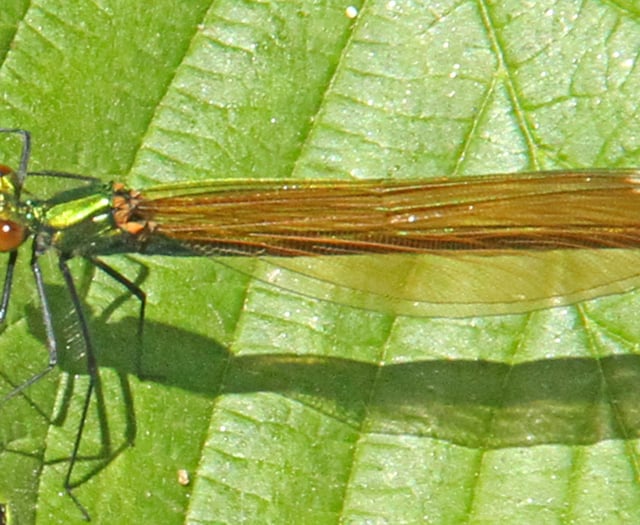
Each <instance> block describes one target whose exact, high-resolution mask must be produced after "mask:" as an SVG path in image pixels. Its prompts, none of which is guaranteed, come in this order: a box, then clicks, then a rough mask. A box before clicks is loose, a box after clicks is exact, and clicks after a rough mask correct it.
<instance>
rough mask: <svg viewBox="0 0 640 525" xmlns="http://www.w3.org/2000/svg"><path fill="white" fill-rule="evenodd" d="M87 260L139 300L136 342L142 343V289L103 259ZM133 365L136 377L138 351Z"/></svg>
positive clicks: (139, 366)
mask: <svg viewBox="0 0 640 525" xmlns="http://www.w3.org/2000/svg"><path fill="white" fill-rule="evenodd" d="M89 260H90V261H91V262H92V263H93V264H94V265H95V266H96V268H99V269H100V270H102V271H103V272H104V273H106V274H107V275H108V276H109V277H111V278H112V279H114V280H115V281H117V282H118V283H120V284H121V285H122V286H124V287H125V288H126V289H127V290H128V291H129V293H130V294H132V295H134V296H135V297H136V298H137V299H138V301H140V313H139V315H138V342H139V343H142V334H143V330H144V315H145V309H146V306H147V294H146V293H144V290H142V288H140V287H139V286H138V285H137V284H136V283H134V282H133V281H131V280H130V279H128V278H127V277H125V276H124V275H122V274H121V273H120V272H119V271H118V270H116V269H115V268H113V267H111V266H109V265H108V264H106V263H105V262H104V261H101V260H100V259H96V258H95V257H91V258H89ZM139 346H140V347H141V346H142V345H141V344H140V345H139ZM135 367H136V375H137V376H138V377H141V376H142V363H141V358H140V352H136V362H135Z"/></svg>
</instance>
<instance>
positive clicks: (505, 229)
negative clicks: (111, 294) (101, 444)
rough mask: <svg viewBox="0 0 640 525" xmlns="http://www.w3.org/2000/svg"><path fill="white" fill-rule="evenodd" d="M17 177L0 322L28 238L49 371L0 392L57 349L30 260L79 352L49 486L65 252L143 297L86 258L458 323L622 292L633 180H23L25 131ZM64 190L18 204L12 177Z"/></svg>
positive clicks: (594, 176)
mask: <svg viewBox="0 0 640 525" xmlns="http://www.w3.org/2000/svg"><path fill="white" fill-rule="evenodd" d="M0 132H2V133H8V134H17V135H19V136H20V137H21V138H22V143H23V147H22V155H21V160H20V165H19V168H18V170H17V171H14V170H11V169H10V168H8V167H4V166H3V167H0V251H5V252H8V253H9V259H8V265H7V271H6V277H5V282H4V288H3V291H2V298H1V301H0V320H4V318H5V316H6V312H7V307H8V304H9V298H10V292H11V284H12V280H13V273H14V268H15V265H16V261H17V257H18V248H19V247H20V246H21V245H22V244H24V243H25V242H26V241H27V240H30V242H31V247H32V252H31V269H32V272H33V276H34V279H35V284H36V288H37V291H38V296H39V299H40V303H41V309H42V319H43V323H44V327H45V333H46V341H47V348H48V352H49V364H48V366H47V367H46V368H45V369H44V370H43V371H42V372H40V373H38V374H36V375H35V376H33V377H31V378H29V379H27V380H26V381H25V382H23V383H22V384H21V385H20V386H18V387H17V388H15V389H14V390H13V391H12V392H10V393H9V394H8V396H6V398H5V399H8V398H10V397H13V396H15V395H16V394H18V393H19V392H22V391H23V390H24V389H25V388H27V387H28V386H30V385H32V384H33V383H35V382H36V381H38V380H39V379H41V378H42V377H43V376H44V375H46V373H47V372H49V371H50V370H51V369H52V368H53V367H55V365H56V364H57V362H58V349H57V343H56V336H55V333H54V327H53V313H52V311H51V308H50V306H49V301H48V299H47V293H46V289H45V284H44V279H43V276H42V271H41V268H40V263H39V260H40V257H41V256H42V255H43V254H45V253H47V252H50V251H53V252H55V253H56V254H57V257H58V265H59V269H60V271H61V273H62V276H63V278H64V281H65V284H66V286H67V288H68V290H69V292H70V295H71V299H72V302H73V305H74V309H75V313H76V315H77V318H78V321H79V327H80V332H81V336H82V339H83V342H84V345H85V349H86V357H87V367H88V372H89V376H90V378H91V380H90V386H89V392H88V394H87V397H86V400H85V403H84V409H83V414H82V423H81V426H80V428H79V430H78V433H77V436H76V440H75V443H74V445H73V450H72V454H71V461H70V464H69V467H68V470H67V474H66V477H65V480H64V486H65V489H66V491H67V492H68V493H69V495H70V496H71V497H72V498H73V499H74V501H75V502H76V504H77V505H78V507H79V508H80V509H81V510H82V512H83V514H84V515H85V517H88V514H87V511H86V510H85V509H84V507H82V505H81V504H80V503H79V502H78V500H77V499H76V497H75V495H74V494H73V492H72V490H71V483H70V479H71V474H72V471H73V465H74V462H75V459H76V457H77V454H78V449H79V445H80V441H81V438H82V431H83V424H84V420H85V418H86V413H87V409H88V406H89V405H88V404H89V399H90V396H91V393H92V389H93V388H94V386H95V377H96V374H97V363H96V358H95V354H94V350H93V346H92V339H91V336H90V332H89V328H88V323H87V319H86V317H85V314H84V313H83V309H82V307H81V301H80V297H79V294H78V291H77V290H76V287H75V285H74V280H73V278H72V275H71V272H70V269H69V266H68V261H69V259H71V258H73V257H82V258H85V259H86V260H88V261H89V262H90V263H92V264H93V265H95V266H96V267H97V268H99V269H100V270H102V271H104V272H106V273H107V274H108V275H110V276H111V277H113V278H114V279H115V280H116V281H118V282H119V283H120V284H122V285H124V286H125V287H126V288H127V289H128V290H129V291H130V292H131V293H133V294H134V295H135V296H136V297H137V298H138V299H139V300H140V302H141V317H142V316H143V315H144V306H145V295H144V293H143V291H142V290H141V289H139V288H138V287H137V286H136V285H135V284H134V283H133V282H132V281H130V280H129V279H127V278H126V277H125V276H123V275H122V274H120V273H119V272H118V271H116V270H115V269H113V268H112V267H111V266H109V265H107V264H106V263H105V262H104V261H103V260H102V259H100V257H102V256H108V255H114V254H122V253H134V252H135V253H142V254H148V255H154V254H161V255H176V256H210V257H221V258H223V259H224V262H225V264H227V265H229V266H233V267H237V268H239V269H240V270H243V264H244V262H246V261H247V260H254V259H255V258H260V259H261V260H262V261H263V262H264V264H266V265H269V267H270V268H271V270H270V271H268V272H266V273H265V274H264V275H265V276H266V277H263V279H265V280H267V281H269V282H270V283H272V284H273V285H274V286H277V287H280V288H282V289H286V290H290V291H293V292H296V293H301V294H305V295H309V296H313V297H315V298H318V299H321V300H328V301H337V302H340V303H345V304H349V305H352V306H356V307H361V308H369V309H375V310H383V311H389V312H392V313H395V314H403V315H421V316H468V315H473V314H496V313H512V312H520V311H526V310H531V309H534V308H541V307H547V306H554V305H561V304H569V303H572V302H575V301H579V300H583V299H586V298H590V297H594V296H598V295H603V294H607V293H619V292H623V291H626V290H629V289H631V288H633V287H634V286H635V285H636V280H637V274H638V273H639V272H638V259H639V258H640V255H639V253H638V252H639V250H637V247H638V245H639V244H640V223H639V221H638V210H640V191H639V190H640V173H638V172H637V171H635V170H614V171H597V170H591V171H562V172H560V171H556V172H539V173H528V174H502V175H485V176H475V177H462V178H460V177H457V178H453V177H452V178H437V179H424V180H409V181H397V180H360V181H339V180H330V181H329V180H299V181H282V180H269V179H257V180H256V179H248V180H224V179H220V180H212V181H206V182H191V183H190V182H187V183H177V184H166V185H160V186H155V187H150V188H146V189H140V190H138V189H133V188H130V187H128V186H127V185H125V184H122V183H119V182H111V183H107V184H105V183H103V182H100V181H98V180H97V179H94V178H92V177H84V176H79V175H71V174H66V173H55V172H34V173H28V170H27V167H28V162H29V156H30V135H29V133H28V132H27V131H25V130H21V129H1V130H0ZM45 176H46V177H62V178H65V179H68V180H69V181H70V185H71V186H72V187H71V188H69V189H68V190H65V191H62V192H60V193H58V194H56V195H54V196H53V197H50V198H46V199H38V198H32V197H30V196H29V197H28V198H24V194H25V192H23V187H24V185H25V181H26V179H27V177H30V178H31V177H45Z"/></svg>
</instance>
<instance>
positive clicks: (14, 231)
mask: <svg viewBox="0 0 640 525" xmlns="http://www.w3.org/2000/svg"><path fill="white" fill-rule="evenodd" d="M17 184H18V180H17V175H16V173H15V171H14V170H13V169H11V168H10V167H9V166H5V165H2V164H0V251H2V252H10V251H13V250H15V249H16V248H18V246H20V245H21V244H22V242H23V241H24V239H25V237H26V235H27V226H26V224H25V222H24V219H23V218H22V216H21V215H20V213H19V212H18V199H17Z"/></svg>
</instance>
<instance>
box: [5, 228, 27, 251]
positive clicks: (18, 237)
mask: <svg viewBox="0 0 640 525" xmlns="http://www.w3.org/2000/svg"><path fill="white" fill-rule="evenodd" d="M25 234H26V228H25V227H24V225H22V224H19V223H17V222H14V221H9V220H0V252H10V251H13V250H15V249H16V248H17V247H18V246H20V245H21V244H22V241H24V237H25Z"/></svg>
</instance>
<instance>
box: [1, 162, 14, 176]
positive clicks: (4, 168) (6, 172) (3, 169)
mask: <svg viewBox="0 0 640 525" xmlns="http://www.w3.org/2000/svg"><path fill="white" fill-rule="evenodd" d="M9 173H13V170H12V169H11V168H10V167H9V166H5V165H4V164H0V177H2V176H4V175H9Z"/></svg>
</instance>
